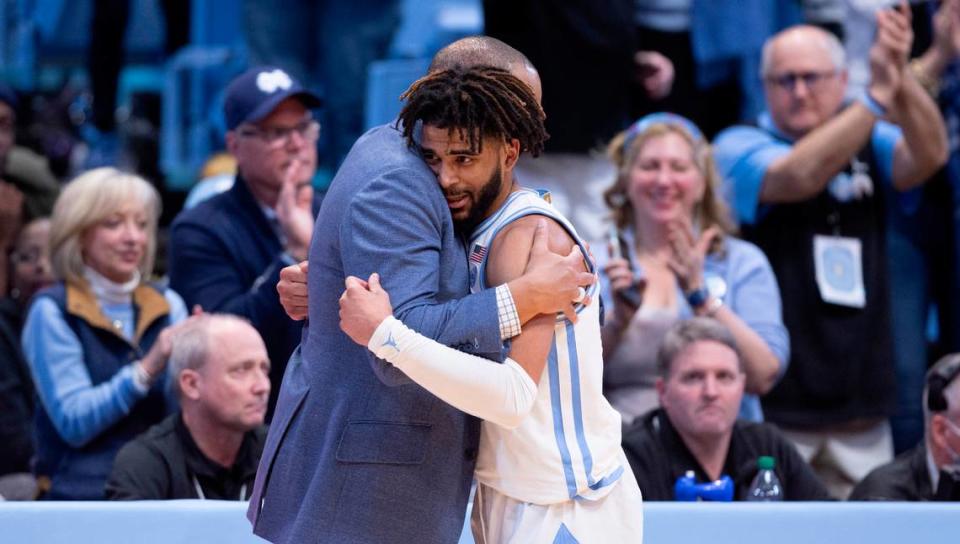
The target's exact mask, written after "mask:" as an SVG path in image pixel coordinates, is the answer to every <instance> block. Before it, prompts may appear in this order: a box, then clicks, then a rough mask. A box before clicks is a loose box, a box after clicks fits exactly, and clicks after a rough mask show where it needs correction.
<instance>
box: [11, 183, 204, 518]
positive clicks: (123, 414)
mask: <svg viewBox="0 0 960 544" xmlns="http://www.w3.org/2000/svg"><path fill="white" fill-rule="evenodd" d="M159 212H160V201H159V196H158V195H157V192H156V190H155V189H154V188H153V186H152V185H150V183H148V182H147V181H146V180H144V179H142V178H140V177H138V176H135V175H132V174H126V173H123V172H120V171H118V170H116V169H113V168H98V169H96V170H91V171H89V172H87V173H85V174H83V175H81V176H80V177H78V178H76V179H75V180H73V181H72V182H70V183H69V184H68V185H67V186H66V187H65V189H64V191H63V193H62V194H61V195H60V198H59V199H58V200H57V204H56V206H55V208H54V211H53V216H52V217H51V224H50V255H51V262H52V264H53V273H54V277H55V278H56V279H57V283H56V284H54V285H53V286H52V287H49V288H47V289H44V290H42V291H40V292H39V293H37V295H36V297H35V298H34V301H33V304H32V305H31V306H30V310H29V312H28V313H27V318H26V322H25V324H24V328H23V352H24V355H25V357H26V360H27V363H28V364H29V366H30V370H31V373H32V375H33V382H34V386H35V387H36V390H37V394H38V397H39V399H40V404H41V406H42V408H43V409H42V410H37V416H36V427H35V433H36V446H37V465H36V467H35V470H36V472H37V474H38V475H42V476H46V477H48V478H49V479H50V489H49V493H48V497H49V498H51V499H100V498H102V497H103V484H104V482H105V481H106V478H107V475H108V474H109V473H110V468H111V467H112V466H113V458H114V456H115V455H116V453H117V451H119V449H120V447H121V446H123V445H124V444H125V443H126V442H128V441H129V440H131V439H132V438H134V437H135V436H137V435H138V434H140V433H141V432H143V431H145V430H146V429H147V428H149V427H150V426H151V425H153V424H154V423H157V422H159V421H160V420H162V419H163V417H164V416H165V414H166V402H165V397H164V389H163V385H164V381H165V380H164V369H165V368H166V364H167V357H168V356H169V354H170V335H171V334H172V330H173V328H172V327H171V325H173V324H174V323H177V322H179V321H181V320H183V319H184V318H185V317H186V315H187V311H186V307H185V306H184V304H183V301H182V300H181V299H180V297H179V296H178V295H177V294H176V293H174V292H173V291H171V290H169V289H164V288H162V287H159V286H157V285H154V284H152V283H148V282H147V281H146V278H147V277H148V276H149V274H150V272H151V270H152V267H153V259H154V248H155V244H156V241H155V235H156V229H157V217H158V216H159Z"/></svg>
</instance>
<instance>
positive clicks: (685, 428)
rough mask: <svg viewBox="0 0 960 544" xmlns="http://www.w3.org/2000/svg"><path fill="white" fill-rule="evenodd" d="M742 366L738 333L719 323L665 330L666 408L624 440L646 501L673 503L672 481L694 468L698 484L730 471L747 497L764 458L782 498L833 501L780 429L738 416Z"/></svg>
mask: <svg viewBox="0 0 960 544" xmlns="http://www.w3.org/2000/svg"><path fill="white" fill-rule="evenodd" d="M744 369H745V366H744V364H743V360H742V358H741V356H740V352H739V350H738V349H737V344H736V341H735V340H734V338H733V335H732V334H731V333H730V331H728V330H727V329H726V328H725V327H724V326H723V325H722V324H720V323H719V322H718V321H716V320H712V319H708V318H701V317H696V318H693V319H690V320H687V321H683V322H680V323H678V324H677V325H675V326H674V327H673V328H671V329H670V331H669V332H667V335H666V336H665V337H664V339H663V343H662V345H661V347H660V351H659V352H658V353H657V371H658V373H659V377H658V378H657V394H658V395H659V397H660V405H661V406H662V408H658V409H656V410H653V411H651V412H650V413H648V414H647V415H645V416H643V417H642V418H641V419H639V420H637V421H636V422H635V423H634V424H633V426H632V427H630V428H629V429H627V431H625V434H624V437H623V449H624V451H625V452H626V454H627V459H628V460H629V461H630V466H631V467H632V468H633V472H634V474H635V475H636V477H637V482H638V483H639V484H640V491H642V492H643V498H644V500H648V501H669V500H673V499H674V491H673V490H674V483H675V482H676V481H677V478H680V477H682V476H684V475H686V473H687V471H691V470H692V471H693V472H694V473H695V474H696V478H697V481H699V482H706V481H714V480H718V479H719V478H720V477H721V476H722V475H728V476H730V478H731V479H732V480H733V483H734V490H735V491H734V500H745V498H746V496H747V491H748V490H749V486H750V483H751V481H752V480H753V477H754V476H755V475H756V474H757V459H758V458H759V457H760V456H771V457H773V458H774V460H775V463H776V465H775V468H774V471H775V472H776V474H777V476H778V477H779V479H780V483H781V484H782V486H783V494H784V495H783V496H784V499H785V500H793V501H803V500H807V501H810V500H827V499H828V498H829V496H828V494H827V490H826V489H825V488H824V487H823V484H821V483H820V481H819V480H818V479H817V477H816V476H815V475H814V473H813V471H812V470H811V469H810V467H809V466H808V465H807V464H806V463H805V462H804V461H803V459H802V458H801V457H800V455H799V454H798V453H797V451H796V449H794V447H793V446H792V445H791V444H790V442H789V441H788V440H787V439H785V438H784V437H783V436H782V435H781V434H780V433H779V432H778V431H777V429H776V428H775V427H773V426H772V425H769V424H765V423H751V422H746V421H737V409H738V407H739V406H740V399H741V397H742V396H743V390H744V382H745V381H746V377H745V376H744Z"/></svg>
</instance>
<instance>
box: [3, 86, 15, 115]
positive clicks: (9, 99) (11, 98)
mask: <svg viewBox="0 0 960 544" xmlns="http://www.w3.org/2000/svg"><path fill="white" fill-rule="evenodd" d="M0 102H3V103H4V104H6V105H8V106H10V109H12V110H13V111H17V105H18V103H19V102H18V100H17V93H16V92H14V90H13V89H11V88H10V87H7V86H6V85H4V84H3V83H0Z"/></svg>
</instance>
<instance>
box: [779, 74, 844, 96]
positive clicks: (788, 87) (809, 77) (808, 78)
mask: <svg viewBox="0 0 960 544" xmlns="http://www.w3.org/2000/svg"><path fill="white" fill-rule="evenodd" d="M836 75H837V71H836V70H825V71H823V72H786V73H783V74H778V75H770V76H767V77H766V78H764V79H766V80H767V82H768V83H772V84H773V85H776V86H777V87H779V88H781V89H783V90H784V91H790V92H792V91H793V90H794V89H796V88H797V81H802V82H803V86H804V87H806V88H807V89H816V88H819V87H820V86H821V85H823V83H824V82H826V81H827V80H828V79H831V78H833V77H834V76H836Z"/></svg>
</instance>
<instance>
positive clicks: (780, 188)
mask: <svg viewBox="0 0 960 544" xmlns="http://www.w3.org/2000/svg"><path fill="white" fill-rule="evenodd" d="M370 3H371V7H370V8H369V9H370V10H374V9H375V6H373V5H374V4H377V5H379V4H383V5H384V6H391V7H390V9H385V13H384V14H383V15H382V17H381V18H380V19H377V20H371V21H368V23H369V24H370V25H372V27H376V28H375V30H376V31H377V32H376V36H378V38H377V39H378V40H379V39H380V38H381V37H382V35H383V34H384V32H386V30H385V29H388V28H392V27H393V25H395V23H396V21H395V20H394V19H395V16H396V14H395V13H394V12H393V11H392V10H393V9H394V7H395V6H393V4H392V3H390V2H380V3H378V2H370ZM854 3H856V2H854ZM330 4H331V5H332V4H334V3H332V2H331V3H330ZM483 4H484V9H485V11H486V16H487V23H488V33H489V34H490V35H492V36H495V37H498V38H501V39H503V40H504V41H506V42H507V43H509V44H511V45H513V46H514V47H516V48H517V49H519V50H520V51H521V52H523V53H524V54H526V55H527V56H528V57H529V58H530V60H531V61H532V63H533V65H535V66H536V67H537V68H538V69H539V70H540V75H541V77H542V80H543V106H544V110H545V112H546V114H547V119H548V128H549V130H550V132H551V133H552V135H553V139H552V140H551V142H550V144H548V147H547V149H546V153H545V156H544V157H542V158H538V159H532V160H531V159H524V162H522V163H521V164H520V166H519V167H518V169H517V178H518V181H519V182H520V183H521V184H522V185H526V186H534V187H536V186H538V185H540V184H541V183H540V182H541V181H543V180H544V179H545V178H548V179H549V180H550V181H549V183H547V185H549V187H550V189H552V191H553V192H554V193H556V195H557V201H556V205H557V206H558V207H559V208H566V210H565V211H566V212H569V213H568V216H569V217H570V218H571V220H572V222H573V223H574V224H576V225H577V227H578V229H581V228H582V230H583V231H584V232H585V236H586V237H587V238H589V239H591V240H593V241H594V242H595V245H594V246H593V247H594V250H593V251H594V253H595V255H594V257H595V258H596V259H597V261H598V268H599V269H600V270H601V271H602V272H601V274H600V281H601V283H602V287H603V296H602V302H599V301H597V302H594V303H598V304H603V313H604V315H605V320H604V323H603V329H602V332H603V348H604V352H605V354H606V355H605V358H604V359H605V360H604V363H605V367H604V391H605V395H606V396H607V398H608V399H609V401H610V402H611V404H612V405H613V406H614V407H615V408H616V409H617V410H618V411H619V412H620V414H621V416H622V420H623V430H624V434H623V445H624V449H625V451H626V452H627V456H628V458H629V460H630V464H631V467H632V468H633V470H634V472H635V474H636V477H637V480H638V482H639V483H640V486H641V490H642V492H643V494H644V497H645V498H646V499H647V500H672V499H674V494H673V493H674V483H675V482H676V480H677V479H678V478H681V477H684V476H686V475H688V474H689V472H690V471H692V472H693V474H694V475H695V477H696V479H697V480H698V481H701V482H709V481H715V480H719V479H720V478H721V477H722V476H723V475H727V476H730V477H731V479H732V480H733V482H734V486H735V489H736V492H735V500H743V499H745V497H746V489H747V487H748V486H749V483H750V481H751V480H752V478H753V476H754V475H755V474H756V472H757V467H756V460H757V458H758V457H760V456H772V457H774V459H775V461H776V464H775V469H774V470H775V471H776V473H777V474H778V475H779V477H780V481H781V482H782V484H783V487H784V490H785V493H784V497H785V498H786V499H788V500H827V499H831V498H833V499H846V498H847V497H850V498H851V499H855V500H894V499H895V500H935V499H938V498H939V499H944V498H950V497H954V498H955V497H957V496H958V494H957V493H958V492H957V491H952V490H953V489H957V490H960V480H958V479H955V478H960V454H958V452H960V394H958V391H960V363H958V360H960V359H958V356H956V355H953V356H947V357H945V358H943V359H942V360H941V361H940V362H938V363H936V364H935V365H933V366H932V368H930V369H929V370H928V366H930V363H931V362H932V359H933V358H935V356H939V355H941V354H942V353H944V352H946V351H957V350H960V330H958V323H960V320H955V319H953V318H952V317H951V316H952V315H953V314H952V312H955V311H956V309H957V308H956V307H955V305H956V303H958V302H960V296H954V295H955V294H956V293H958V292H960V279H958V274H957V270H958V268H957V263H958V262H960V223H958V222H957V221H958V220H957V219H956V217H960V213H958V212H960V174H958V172H957V171H956V165H957V164H960V163H958V162H957V159H958V156H960V154H958V153H957V150H956V148H957V142H958V138H960V129H958V124H957V122H956V119H957V117H956V112H957V107H956V105H957V104H960V87H958V82H960V77H958V74H960V72H958V70H960V68H958V66H960V64H958V62H957V60H958V56H960V0H942V1H940V2H916V3H915V4H916V5H915V6H914V9H913V11H912V12H911V10H910V9H909V8H908V6H907V4H906V3H904V4H902V5H900V6H898V7H893V8H889V7H886V8H884V9H874V10H872V11H871V17H872V19H871V22H872V23H873V27H872V32H873V34H872V38H871V39H870V40H869V44H868V45H866V46H863V45H861V46H859V48H858V47H855V46H854V45H851V43H847V42H845V36H844V34H845V32H844V25H843V24H842V23H843V21H842V19H838V18H837V16H836V13H842V12H843V9H842V8H843V5H844V4H845V2H842V1H837V2H830V1H822V2H746V4H749V9H745V10H744V11H743V13H742V14H741V15H742V16H743V17H744V18H745V21H746V22H743V23H742V24H741V25H740V26H739V27H737V28H727V27H728V26H730V25H729V24H728V23H727V22H729V21H731V20H734V19H733V18H731V17H730V13H729V9H730V8H729V7H722V6H725V5H727V4H728V3H726V2H715V3H711V2H706V1H699V0H686V1H684V0H636V1H635V2H634V1H630V0H620V1H616V0H614V1H609V2H594V1H589V2H557V3H556V4H557V5H551V4H552V3H551V2H533V1H531V2H503V3H502V2H497V1H493V0H488V1H485V2H484V3H483ZM877 4H878V7H879V5H880V4H881V3H877ZM882 4H884V5H888V4H889V2H886V3H882ZM256 5H258V4H257V3H254V2H251V8H250V9H251V10H254V8H255V7H256ZM801 5H802V6H801ZM800 7H803V8H805V9H799V8H800ZM861 7H862V6H861ZM318 9H319V8H318ZM333 9H334V8H332V7H327V6H326V3H324V8H323V10H327V11H329V10H333ZM698 10H699V11H698ZM724 10H727V11H724ZM837 10H840V11H839V12H838V11H837ZM253 13H255V11H251V14H253ZM831 14H833V15H831ZM711 20H714V21H721V22H722V24H718V25H717V27H716V28H713V29H712V30H711V26H710V25H709V24H708V23H709V22H710V21H711ZM743 25H750V28H751V29H754V30H756V32H749V33H747V35H744V33H743V32H742V30H743ZM333 36H335V34H331V38H329V41H330V42H331V43H332V44H336V43H339V42H337V41H336V40H334V38H333ZM917 36H926V37H927V38H928V39H927V40H926V41H927V42H929V43H923V44H919V45H918V43H917V42H918V39H917V38H916V37H917ZM738 38H744V39H738ZM257 39H258V40H261V41H263V40H265V39H266V38H265V36H264V35H262V34H259V35H257ZM853 41H854V42H855V40H853ZM267 42H269V40H267ZM280 45H283V44H282V43H281V44H280ZM368 45H369V44H368ZM845 46H846V47H845ZM331 47H332V46H331ZM280 49H282V48H280ZM367 49H369V50H367ZM367 49H365V50H364V51H363V52H362V55H360V56H363V57H364V59H365V60H363V61H361V60H357V61H356V62H368V61H369V59H366V57H367V56H369V55H371V54H374V53H373V52H374V50H376V51H379V50H381V49H383V46H382V44H380V43H379V42H378V44H376V48H374V47H372V46H371V47H368V48H367ZM264 51H266V49H264ZM264 54H266V53H264ZM358 55H359V53H358ZM911 55H913V56H915V58H914V59H913V60H911ZM334 56H335V55H334ZM329 57H330V55H329V54H328V55H325V56H324V58H325V59H326V60H325V62H326V64H325V65H324V71H325V75H324V77H325V78H327V79H331V78H335V77H336V74H331V73H329V72H330V70H332V69H334V68H335V67H336V66H339V65H340V64H339V63H334V62H332V61H331V60H330V59H329ZM598 59H599V60H602V62H600V61H599V60H598ZM848 59H849V61H850V62H851V63H853V65H856V66H861V67H865V68H863V70H861V72H863V71H864V70H865V76H864V73H859V72H858V74H859V76H864V77H862V78H861V79H862V81H861V83H860V84H857V83H856V81H853V80H852V79H851V76H850V74H851V73H850V72H848ZM858 63H859V64H858ZM304 66H305V65H304ZM354 68H355V67H351V69H354ZM303 70H305V71H309V68H307V67H303ZM855 75H856V74H855ZM350 77H351V78H353V79H352V80H354V81H355V80H357V77H356V74H352V75H351V76H350ZM359 80H361V81H362V77H361V78H359ZM341 90H342V89H341ZM346 94H350V93H346ZM346 94H345V95H344V96H340V95H337V94H336V93H332V92H331V91H330V89H327V93H326V94H325V95H324V98H325V99H326V100H327V101H328V103H327V104H323V101H322V100H321V97H320V96H318V95H317V94H314V92H312V84H311V85H307V86H304V85H302V84H301V83H300V79H299V78H298V77H296V75H291V73H290V72H289V71H287V70H285V69H283V68H280V67H278V66H275V65H261V66H256V67H253V68H251V69H249V70H248V71H246V72H244V73H243V74H241V75H240V76H238V77H237V78H235V79H234V80H233V81H232V82H231V83H230V85H229V86H227V88H226V89H224V98H225V102H224V117H225V119H226V129H227V132H226V137H225V141H224V146H223V147H224V149H225V150H226V153H227V155H225V156H220V157H217V158H216V159H215V160H214V161H212V162H211V165H212V166H211V171H210V173H211V174H218V175H219V177H218V178H216V179H215V180H214V179H210V180H209V181H208V182H206V184H205V185H203V186H202V187H203V188H202V190H198V191H197V192H196V195H195V196H191V200H190V204H189V206H187V207H184V209H183V210H182V211H179V213H177V214H175V215H176V219H175V220H174V221H173V223H172V225H171V226H170V227H169V244H167V245H166V246H164V247H163V250H164V252H165V255H163V256H162V257H163V258H162V259H161V260H163V261H164V262H165V263H166V267H165V270H164V272H165V274H164V275H162V276H160V277H158V276H156V275H155V270H156V268H155V261H156V260H157V259H158V256H157V255H156V252H157V248H158V245H159V243H158V240H159V239H160V225H159V224H158V222H159V218H160V197H159V195H158V193H157V190H156V188H155V187H154V185H153V184H151V183H150V182H149V181H147V180H145V179H143V178H142V177H140V176H138V175H135V174H132V173H127V172H124V171H121V170H119V169H117V168H114V167H111V166H107V167H101V168H96V169H92V170H89V171H86V172H84V173H82V174H80V175H78V176H76V177H74V178H73V179H71V180H69V181H67V180H64V182H63V183H61V182H59V181H58V180H57V179H56V177H55V176H54V175H53V174H52V173H51V171H50V168H49V167H48V165H47V162H46V160H45V159H44V158H43V157H42V156H40V155H38V154H37V153H35V152H34V151H31V150H28V149H26V148H22V147H18V146H17V145H16V143H15V142H16V134H15V127H16V118H17V113H18V108H19V107H20V103H19V100H18V96H17V94H16V93H14V92H13V91H12V90H11V89H10V88H8V87H6V86H4V85H3V84H0V297H2V298H0V442H2V443H3V444H4V448H3V449H2V451H0V496H2V497H3V498H6V499H33V498H45V499H87V500H89V499H103V498H110V499H174V498H219V499H227V500H235V499H240V500H244V499H246V498H247V497H249V495H250V492H251V489H250V487H251V485H252V481H253V476H254V473H255V470H256V465H257V462H258V459H259V456H260V452H261V451H262V449H263V446H264V444H263V442H264V437H265V428H266V427H265V425H266V424H268V423H269V421H270V417H271V415H272V410H273V406H274V403H275V401H276V397H277V394H278V392H279V390H280V384H281V381H282V378H283V374H284V369H285V367H286V364H287V361H288V359H289V358H290V357H291V354H293V353H294V351H295V349H296V348H297V346H298V344H299V343H300V340H301V330H302V327H301V324H300V323H299V322H298V321H296V320H297V319H302V318H303V317H304V315H305V310H306V304H307V303H306V300H305V299H304V298H303V297H300V296H292V295H287V293H290V292H296V289H295V288H291V285H293V284H298V283H299V284H302V283H303V282H304V281H305V278H306V271H307V264H306V262H305V261H306V259H307V249H308V247H309V245H310V238H311V236H312V235H313V233H314V217H316V214H317V212H318V210H319V208H320V206H321V204H322V198H323V195H322V192H321V191H319V190H315V189H314V187H313V186H312V185H311V180H313V179H314V177H315V174H316V172H317V168H318V141H321V122H320V121H319V120H318V119H316V118H315V117H314V112H313V110H314V109H315V108H317V107H319V106H321V105H324V106H325V108H326V110H325V111H326V113H325V115H326V117H324V119H328V120H330V126H326V125H325V126H324V127H323V130H329V129H331V128H330V127H331V126H332V127H334V128H333V130H336V131H337V133H336V134H334V136H335V139H336V137H342V136H343V135H344V134H349V135H350V140H351V142H352V139H353V138H355V136H356V134H355V132H356V127H355V126H353V125H354V124H355V122H354V121H355V120H354V119H352V118H351V119H341V120H340V121H334V120H333V119H335V118H336V116H337V113H336V112H338V111H339V106H337V103H336V102H335V103H334V104H331V103H329V101H330V100H334V101H337V100H342V101H345V102H349V101H351V100H353V99H355V98H356V96H355V95H356V93H355V92H354V93H353V96H349V97H348V96H346ZM109 100H112V97H108V101H107V102H109ZM100 103H101V104H102V103H104V102H100ZM332 106H336V107H332ZM331 111H332V112H333V113H331ZM754 114H757V115H756V116H754ZM101 117H102V116H101ZM945 120H946V121H945ZM341 126H342V127H348V128H343V129H342V133H341V129H340V128H337V127H341ZM351 127H352V128H351ZM338 142H339V140H338ZM348 143H349V142H348ZM334 148H335V151H334V153H336V154H337V160H338V159H339V157H341V156H342V155H344V154H346V153H347V149H348V148H349V145H346V146H345V145H344V144H343V143H342V142H339V143H338V144H336V145H334ZM603 148H605V150H606V153H605V154H604V153H602V152H600V151H601V149H603ZM223 164H226V166H225V167H224V166H222V165H223ZM944 168H945V169H944ZM928 182H929V183H928ZM935 184H940V185H941V186H942V187H941V189H942V190H943V191H946V194H947V195H949V196H948V198H946V199H940V200H942V201H935V199H936V196H935V195H937V194H941V193H937V192H934V191H932V190H929V186H930V185H935ZM935 206H940V207H946V209H947V212H949V213H946V212H945V213H944V214H943V220H942V221H939V222H937V221H919V220H918V219H917V218H918V214H923V213H926V212H927V211H929V210H930V209H932V207H935ZM581 221H582V224H583V226H582V227H581V224H580V222H581ZM925 229H927V230H925ZM936 229H939V230H936ZM944 230H945V231H946V232H944ZM929 237H935V238H936V239H937V240H943V241H944V244H943V246H942V247H941V252H940V253H943V252H944V251H946V253H947V256H946V257H943V256H942V255H938V257H937V259H936V260H934V259H933V257H932V256H930V255H928V254H924V258H925V259H926V258H927V257H930V258H929V259H926V260H920V261H915V260H911V259H909V258H908V257H909V256H910V255H913V253H911V251H919V252H920V253H923V251H921V250H922V249H923V248H922V247H920V246H921V245H922V244H921V243H920V242H921V241H922V240H924V239H925V238H929ZM915 262H917V263H921V264H918V265H914V264H913V263H915ZM314 266H324V263H314ZM944 268H946V270H945V271H944V270H943V269H944ZM917 276H920V277H922V279H915V281H911V278H916V277H917ZM918 282H921V283H922V284H921V283H918ZM278 283H279V286H278ZM934 284H936V285H937V286H939V287H938V288H937V289H934V288H933V287H931V286H932V285H934ZM941 284H942V285H941ZM901 287H902V290H901ZM941 287H942V288H941ZM278 291H279V294H278ZM937 295H940V297H939V298H937ZM931 302H935V303H936V304H937V306H936V309H937V312H936V314H937V315H939V316H940V320H939V330H938V331H937V332H938V334H939V344H938V345H939V347H940V349H939V352H938V350H936V349H932V350H930V349H928V345H927V344H928V341H927V338H926V334H927V331H928V329H930V327H929V326H928V325H927V323H928V321H927V319H928V316H929V315H930V314H931V311H930V307H931ZM330 311H331V312H336V311H337V309H336V308H335V307H331V308H330ZM190 314H193V315H190ZM919 344H922V346H919V347H918V345H919ZM168 359H169V361H170V363H169V364H168ZM891 422H893V423H891ZM897 453H899V454H901V455H900V456H899V457H897V458H896V459H894V456H895V454H897ZM950 486H954V487H950ZM851 490H852V493H851Z"/></svg>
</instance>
